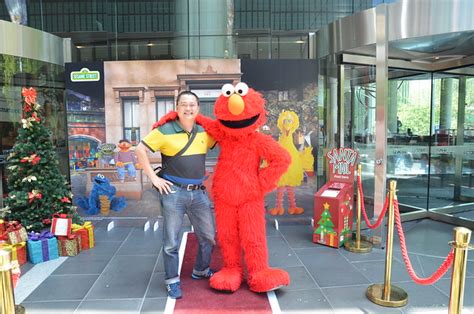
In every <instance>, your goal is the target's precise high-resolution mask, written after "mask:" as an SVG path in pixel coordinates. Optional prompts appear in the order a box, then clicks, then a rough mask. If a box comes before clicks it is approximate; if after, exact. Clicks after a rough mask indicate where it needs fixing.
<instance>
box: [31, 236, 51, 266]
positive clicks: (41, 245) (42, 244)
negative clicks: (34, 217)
mask: <svg viewBox="0 0 474 314" xmlns="http://www.w3.org/2000/svg"><path fill="white" fill-rule="evenodd" d="M27 245H28V258H29V260H30V262H31V263H33V264H38V263H42V262H46V261H49V260H52V259H56V258H59V250H58V240H57V239H56V238H55V237H54V235H53V234H52V233H51V232H49V231H45V232H42V233H34V232H31V233H29V234H28V243H27Z"/></svg>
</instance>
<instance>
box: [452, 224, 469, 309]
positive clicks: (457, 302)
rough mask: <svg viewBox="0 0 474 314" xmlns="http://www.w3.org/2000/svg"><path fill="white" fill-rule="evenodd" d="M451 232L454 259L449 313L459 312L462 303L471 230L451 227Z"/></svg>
mask: <svg viewBox="0 0 474 314" xmlns="http://www.w3.org/2000/svg"><path fill="white" fill-rule="evenodd" d="M453 234H454V241H452V242H451V245H452V246H453V247H454V261H453V270H452V275H451V293H450V295H449V314H459V313H461V310H462V305H463V298H464V284H465V281H466V265H467V251H468V248H469V242H470V241H471V230H469V229H467V228H464V227H456V228H454V229H453Z"/></svg>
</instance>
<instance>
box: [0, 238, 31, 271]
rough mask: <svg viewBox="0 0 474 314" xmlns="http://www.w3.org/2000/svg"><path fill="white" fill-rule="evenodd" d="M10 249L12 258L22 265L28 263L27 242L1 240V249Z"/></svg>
mask: <svg viewBox="0 0 474 314" xmlns="http://www.w3.org/2000/svg"><path fill="white" fill-rule="evenodd" d="M1 249H6V250H10V251H11V253H10V260H11V261H18V264H19V265H20V266H21V265H23V264H25V263H26V242H20V243H17V244H9V243H6V242H4V241H0V250H1Z"/></svg>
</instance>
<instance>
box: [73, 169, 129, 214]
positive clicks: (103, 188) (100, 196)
mask: <svg viewBox="0 0 474 314" xmlns="http://www.w3.org/2000/svg"><path fill="white" fill-rule="evenodd" d="M115 193H116V189H115V187H114V186H113V185H111V184H110V181H109V179H107V178H106V177H105V176H104V175H103V174H98V175H97V176H96V177H95V178H94V186H93V187H92V191H91V194H90V195H89V198H88V199H87V198H86V197H80V198H79V199H78V200H77V205H78V206H79V207H81V208H83V209H84V210H85V211H86V213H87V214H88V215H97V214H98V213H99V211H100V213H101V214H102V215H105V216H107V215H108V214H109V212H110V210H113V211H116V212H118V211H121V210H122V209H124V208H125V207H127V202H126V200H125V197H115Z"/></svg>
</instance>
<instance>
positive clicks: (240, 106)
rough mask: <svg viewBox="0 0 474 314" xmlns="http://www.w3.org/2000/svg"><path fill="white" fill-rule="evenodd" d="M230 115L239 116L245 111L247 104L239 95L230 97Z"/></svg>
mask: <svg viewBox="0 0 474 314" xmlns="http://www.w3.org/2000/svg"><path fill="white" fill-rule="evenodd" d="M227 106H228V108H229V111H230V113H232V114H233V115H239V114H241V113H242V111H244V108H245V103H244V100H243V99H242V97H241V96H240V95H238V94H233V95H232V96H230V97H229V104H228V105H227Z"/></svg>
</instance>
